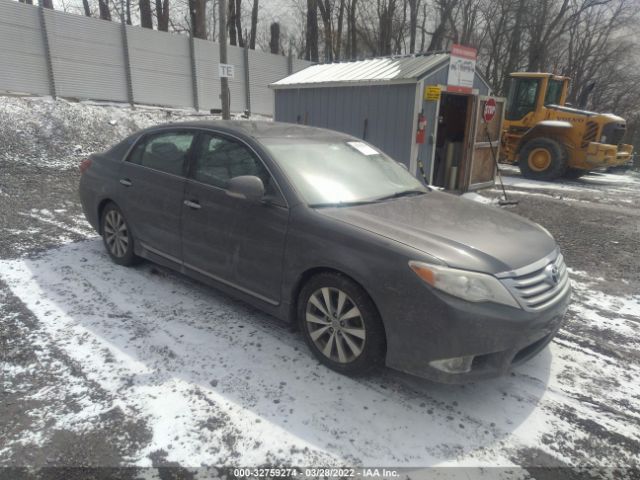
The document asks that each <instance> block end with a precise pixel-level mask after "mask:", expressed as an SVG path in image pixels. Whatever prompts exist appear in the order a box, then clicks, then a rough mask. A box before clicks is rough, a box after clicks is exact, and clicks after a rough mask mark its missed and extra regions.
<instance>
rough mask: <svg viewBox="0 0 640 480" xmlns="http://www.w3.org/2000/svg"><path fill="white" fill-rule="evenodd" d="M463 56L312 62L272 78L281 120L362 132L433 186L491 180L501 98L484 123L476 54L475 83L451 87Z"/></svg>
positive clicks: (484, 88) (462, 186)
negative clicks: (295, 70)
mask: <svg viewBox="0 0 640 480" xmlns="http://www.w3.org/2000/svg"><path fill="white" fill-rule="evenodd" d="M454 62H456V63H454ZM457 62H458V58H457V57H453V56H452V55H451V54H450V53H448V52H447V53H435V54H428V55H412V56H402V57H383V58H374V59H369V60H361V61H356V62H345V63H333V64H322V65H313V66H310V67H308V68H306V69H304V70H301V71H299V72H297V73H294V74H293V75H290V76H288V77H286V78H284V79H282V80H280V81H278V82H275V83H273V84H271V88H273V89H274V90H275V110H274V111H275V120H278V121H283V122H292V123H301V124H306V125H313V126H318V127H324V128H329V129H332V130H337V131H341V132H345V133H348V134H350V135H353V136H356V137H359V138H362V139H364V140H366V141H368V142H369V143H371V144H373V145H375V146H377V147H378V148H380V149H381V150H382V151H384V152H385V153H386V154H388V155H389V156H391V157H392V158H394V159H396V160H398V161H400V162H402V163H404V164H405V165H406V166H407V168H408V169H409V171H411V172H412V173H413V174H414V175H416V176H417V177H418V178H421V179H423V180H424V182H425V183H427V184H431V185H438V186H442V187H445V188H448V189H451V190H462V191H465V190H468V189H472V188H475V187H480V186H485V185H489V184H493V178H494V174H495V170H494V168H493V160H492V156H491V155H490V153H491V152H490V150H489V149H488V148H487V147H488V146H489V145H490V144H489V142H486V141H485V140H486V135H485V134H486V133H487V132H488V133H489V136H490V138H491V145H492V146H493V148H496V147H497V146H498V145H499V135H500V127H501V121H502V107H503V104H500V105H499V106H498V109H497V110H498V115H496V118H495V119H494V120H492V121H491V122H489V123H487V124H484V123H483V125H479V123H480V122H479V119H480V118H482V111H483V109H484V106H485V102H486V100H487V98H488V95H489V94H490V88H489V85H488V84H487V82H486V81H485V80H484V79H483V78H482V77H481V76H480V74H479V73H478V72H477V70H476V69H475V58H474V60H473V63H472V66H471V68H472V73H471V76H472V83H471V79H470V78H469V79H468V86H460V85H452V84H451V83H452V81H451V78H452V77H451V75H450V69H451V68H453V69H454V70H455V69H456V68H459V63H457ZM452 64H454V65H453V66H452ZM497 100H499V101H500V100H501V99H497ZM424 120H426V125H425V124H424ZM421 126H422V131H420V127H421ZM485 126H486V128H485ZM496 154H497V152H496ZM474 158H475V160H474Z"/></svg>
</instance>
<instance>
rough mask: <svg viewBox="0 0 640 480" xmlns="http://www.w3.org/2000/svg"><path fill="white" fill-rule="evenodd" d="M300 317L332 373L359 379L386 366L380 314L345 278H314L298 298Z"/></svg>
mask: <svg viewBox="0 0 640 480" xmlns="http://www.w3.org/2000/svg"><path fill="white" fill-rule="evenodd" d="M327 295H328V302H329V304H330V306H329V308H330V309H331V311H330V312H329V311H327V300H326V299H327ZM340 302H342V306H341V308H339V307H340ZM297 315H298V322H299V326H300V329H301V331H302V334H303V335H304V339H305V341H306V343H307V345H308V346H309V348H310V349H311V351H312V353H313V354H314V356H315V357H316V358H317V359H318V360H319V361H320V362H321V363H322V364H324V365H326V366H327V367H329V368H331V369H332V370H335V371H337V372H340V373H342V374H345V375H351V376H357V375H363V374H366V373H369V372H371V371H372V370H374V369H376V368H378V367H380V366H381V365H382V364H383V363H384V358H385V351H386V335H385V331H384V327H383V325H382V320H381V319H380V314H379V313H378V310H377V308H376V307H375V305H374V303H373V301H372V300H371V297H369V295H368V294H367V293H366V292H365V291H364V290H363V289H362V287H360V286H359V285H358V284H356V283H355V282H353V281H352V280H350V279H349V278H348V277H346V276H345V275H341V274H338V273H320V274H318V275H315V276H313V277H311V279H309V280H308V281H307V283H306V284H305V285H304V287H303V288H302V290H301V292H300V295H299V297H298V308H297ZM329 319H330V320H329ZM329 343H331V345H330V346H328V345H329Z"/></svg>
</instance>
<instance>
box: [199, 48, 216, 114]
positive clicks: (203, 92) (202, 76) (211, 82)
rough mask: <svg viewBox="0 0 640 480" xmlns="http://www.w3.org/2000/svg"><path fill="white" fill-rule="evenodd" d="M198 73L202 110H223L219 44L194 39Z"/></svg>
mask: <svg viewBox="0 0 640 480" xmlns="http://www.w3.org/2000/svg"><path fill="white" fill-rule="evenodd" d="M194 47H195V58H196V71H197V72H198V75H197V78H198V99H199V103H200V108H201V109H202V110H211V109H212V108H221V105H222V103H221V101H220V77H218V63H219V62H220V49H219V48H218V44H217V43H212V42H208V41H206V40H200V39H199V38H196V39H194Z"/></svg>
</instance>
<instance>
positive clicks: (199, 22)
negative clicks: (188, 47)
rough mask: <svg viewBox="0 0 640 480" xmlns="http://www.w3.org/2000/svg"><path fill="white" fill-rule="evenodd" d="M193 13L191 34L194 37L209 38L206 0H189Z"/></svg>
mask: <svg viewBox="0 0 640 480" xmlns="http://www.w3.org/2000/svg"><path fill="white" fill-rule="evenodd" d="M189 11H190V13H191V35H193V37H194V38H202V39H205V40H206V38H207V17H206V11H207V9H206V0H189Z"/></svg>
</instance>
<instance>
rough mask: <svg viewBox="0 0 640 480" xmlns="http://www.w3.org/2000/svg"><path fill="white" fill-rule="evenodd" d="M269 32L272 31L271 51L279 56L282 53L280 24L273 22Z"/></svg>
mask: <svg viewBox="0 0 640 480" xmlns="http://www.w3.org/2000/svg"><path fill="white" fill-rule="evenodd" d="M269 30H270V31H271V39H270V40H269V50H270V51H271V53H275V54H278V53H280V24H279V23H278V22H273V23H272V24H271V27H269Z"/></svg>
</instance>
